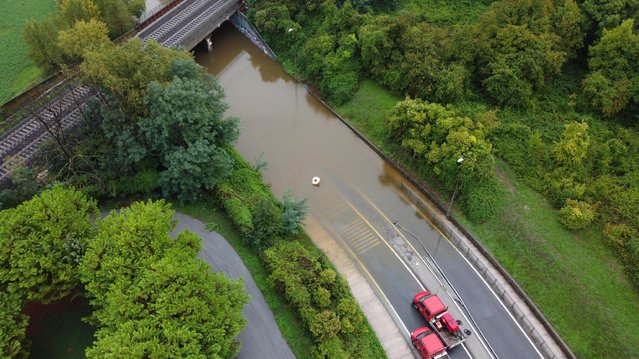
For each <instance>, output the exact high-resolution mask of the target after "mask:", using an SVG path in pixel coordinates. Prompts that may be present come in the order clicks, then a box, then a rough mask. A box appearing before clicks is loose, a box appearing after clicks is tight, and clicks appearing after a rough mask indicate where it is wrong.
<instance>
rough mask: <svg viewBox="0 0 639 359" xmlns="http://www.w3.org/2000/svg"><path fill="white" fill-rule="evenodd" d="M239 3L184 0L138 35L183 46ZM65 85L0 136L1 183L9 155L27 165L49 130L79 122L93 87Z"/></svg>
mask: <svg viewBox="0 0 639 359" xmlns="http://www.w3.org/2000/svg"><path fill="white" fill-rule="evenodd" d="M239 6H240V1H239V0H185V1H183V2H181V3H180V4H178V5H177V6H176V7H175V8H173V9H171V10H169V11H168V12H167V13H166V14H165V15H163V16H162V17H160V18H158V19H157V20H156V21H155V22H153V23H151V24H149V25H147V26H146V27H145V28H144V29H143V30H141V31H140V33H139V34H138V36H139V37H140V38H141V39H142V41H143V42H144V43H146V42H147V41H149V40H150V39H155V40H156V41H158V42H159V43H160V44H162V45H163V46H166V47H174V46H180V45H182V44H184V43H185V42H186V41H190V40H189V37H192V35H193V34H194V33H195V34H199V33H201V32H202V29H201V28H202V27H203V26H204V25H206V24H207V22H210V21H213V20H215V19H222V18H224V19H226V18H228V16H230V15H231V14H232V13H233V12H234V11H236V10H237V9H239ZM211 31H212V30H211ZM204 36H206V34H205V35H204ZM62 86H68V88H67V89H64V90H63V91H60V93H59V94H56V95H53V92H54V91H53V89H52V91H49V92H48V93H45V94H43V95H41V96H40V97H38V98H37V99H36V100H34V101H33V102H35V104H36V106H33V102H32V103H31V104H28V105H27V106H29V107H31V108H34V110H32V111H29V110H27V111H29V114H28V115H27V116H26V118H25V119H24V120H23V121H21V122H20V123H19V124H18V125H16V126H14V127H13V128H12V129H10V130H8V131H7V132H6V133H4V134H2V135H0V186H5V185H7V184H8V183H9V177H8V175H9V173H8V169H7V167H6V159H7V157H10V156H16V157H19V158H21V159H22V160H24V161H25V163H27V164H28V163H31V162H32V161H33V160H34V159H35V157H36V155H37V154H38V151H39V149H40V147H41V145H42V143H44V142H45V141H46V140H47V139H49V138H50V137H51V135H50V132H49V131H56V130H59V129H60V127H62V128H63V129H69V128H72V127H74V126H75V125H76V124H77V123H78V122H79V121H80V119H81V115H82V114H81V107H82V105H83V104H84V103H85V102H86V101H87V100H88V99H89V98H90V97H91V96H92V94H91V91H90V88H89V87H86V86H77V85H75V86H72V85H67V84H63V85H62ZM59 87H60V86H58V91H59ZM25 107H26V106H25ZM47 128H48V129H49V131H47Z"/></svg>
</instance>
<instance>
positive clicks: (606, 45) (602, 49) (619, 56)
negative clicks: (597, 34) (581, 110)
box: [582, 20, 639, 117]
mask: <svg viewBox="0 0 639 359" xmlns="http://www.w3.org/2000/svg"><path fill="white" fill-rule="evenodd" d="M633 27H634V21H633V20H626V21H624V22H623V23H621V25H619V26H617V27H615V28H614V29H611V30H604V31H603V35H602V36H601V40H600V41H599V43H597V44H596V45H594V46H591V47H590V51H589V56H590V58H589V60H588V67H589V69H590V73H589V74H588V76H587V77H586V79H585V80H584V81H583V84H582V86H583V90H584V93H585V94H586V96H587V97H588V98H589V99H590V103H591V105H592V106H593V107H594V108H595V109H597V110H599V111H601V112H602V113H603V114H604V115H605V116H608V117H610V116H612V115H615V114H618V113H620V112H622V111H625V110H632V109H634V108H636V105H637V103H638V102H639V69H638V68H637V64H638V63H639V35H637V34H636V33H634V32H633ZM631 112H632V111H631Z"/></svg>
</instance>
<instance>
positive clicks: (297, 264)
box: [264, 241, 378, 358]
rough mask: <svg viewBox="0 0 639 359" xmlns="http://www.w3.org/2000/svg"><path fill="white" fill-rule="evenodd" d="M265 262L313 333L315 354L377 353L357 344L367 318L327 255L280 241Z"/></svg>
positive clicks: (365, 355) (362, 355)
mask: <svg viewBox="0 0 639 359" xmlns="http://www.w3.org/2000/svg"><path fill="white" fill-rule="evenodd" d="M264 261H265V263H266V266H267V268H268V270H269V272H270V275H269V279H270V280H271V282H272V283H273V285H274V286H275V287H276V288H278V289H279V290H280V291H282V292H283V293H284V295H285V296H286V298H287V300H288V301H289V302H290V303H291V304H292V305H293V306H294V307H295V309H296V310H297V312H298V313H299V315H300V316H301V318H302V320H303V321H304V322H305V323H306V326H307V327H308V329H309V330H310V331H311V333H312V334H313V337H314V338H315V346H314V347H313V350H312V354H313V357H315V358H345V357H351V358H353V357H357V358H374V357H375V355H378V353H371V352H370V348H365V347H363V346H362V345H358V344H357V340H356V338H357V336H358V334H360V333H359V330H361V328H362V326H361V324H362V323H363V321H364V317H363V315H362V313H361V311H360V310H359V308H358V307H357V304H356V302H355V300H354V299H353V297H352V296H351V294H350V292H349V289H348V284H347V283H346V281H345V280H344V278H342V276H340V275H339V274H338V273H337V272H335V270H334V269H332V268H331V267H330V265H329V264H328V263H327V262H326V258H325V257H324V256H322V255H321V254H320V253H319V252H317V251H313V250H309V249H306V248H304V247H303V246H302V245H301V244H300V243H298V242H283V241H280V242H278V243H276V244H275V245H274V246H273V247H272V248H269V249H267V250H266V251H265V252H264ZM353 339H355V340H353Z"/></svg>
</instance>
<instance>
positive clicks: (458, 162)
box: [446, 157, 464, 217]
mask: <svg viewBox="0 0 639 359" xmlns="http://www.w3.org/2000/svg"><path fill="white" fill-rule="evenodd" d="M463 162H464V157H459V158H458V159H457V172H458V174H459V167H460V166H461V164H462V163H463ZM457 177H458V176H456V178H455V190H453V195H452V197H450V203H448V208H447V209H446V217H450V209H451V207H452V206H453V201H454V200H455V195H456V194H457V190H458V189H459V178H457Z"/></svg>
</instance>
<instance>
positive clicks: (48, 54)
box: [22, 19, 62, 71]
mask: <svg viewBox="0 0 639 359" xmlns="http://www.w3.org/2000/svg"><path fill="white" fill-rule="evenodd" d="M58 30H59V26H58V24H57V23H56V21H55V20H54V19H45V20H43V21H40V22H36V21H28V22H27V23H26V25H25V26H24V30H23V31H22V36H23V37H24V41H25V42H26V44H27V47H28V48H29V57H30V58H31V60H33V62H35V63H36V64H37V65H38V66H39V67H40V68H42V69H43V70H45V71H52V70H54V69H56V68H57V67H58V65H59V64H61V63H62V50H61V49H60V48H59V47H58V41H57V40H58V39H57V36H58Z"/></svg>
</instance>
